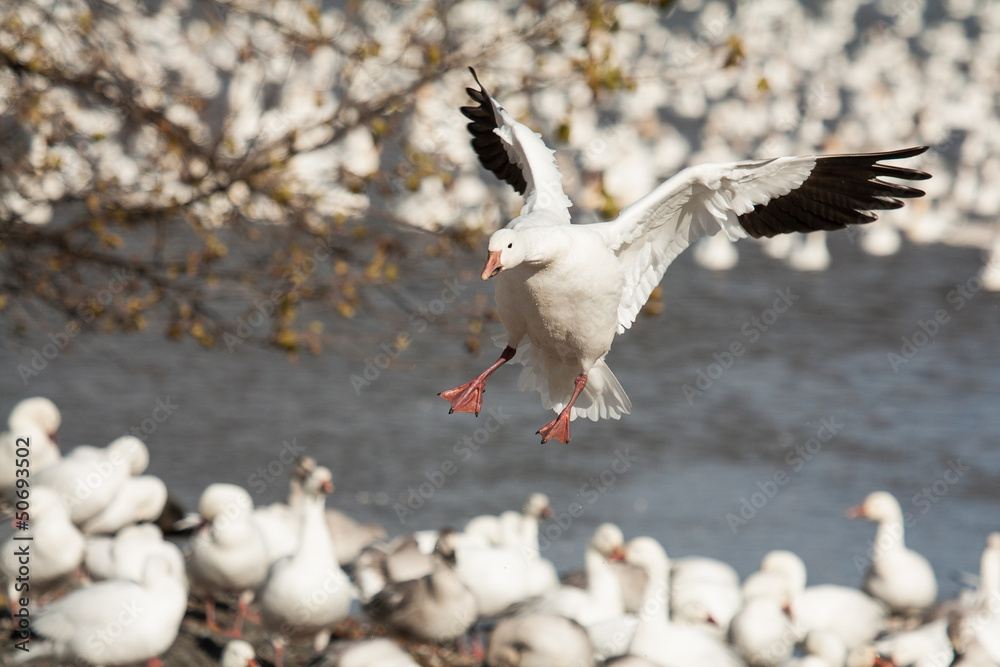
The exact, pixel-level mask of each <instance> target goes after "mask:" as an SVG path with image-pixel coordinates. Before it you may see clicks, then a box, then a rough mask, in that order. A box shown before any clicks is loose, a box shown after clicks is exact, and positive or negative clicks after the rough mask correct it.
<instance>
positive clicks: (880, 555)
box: [847, 491, 938, 614]
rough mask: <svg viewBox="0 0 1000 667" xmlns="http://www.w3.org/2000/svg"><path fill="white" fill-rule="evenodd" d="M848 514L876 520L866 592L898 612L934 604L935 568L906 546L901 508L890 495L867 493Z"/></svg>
mask: <svg viewBox="0 0 1000 667" xmlns="http://www.w3.org/2000/svg"><path fill="white" fill-rule="evenodd" d="M847 516H848V517H849V518H852V519H854V518H861V519H868V520H869V521H877V522H878V532H877V533H876V535H875V542H874V546H873V547H872V551H873V553H872V557H871V560H872V562H871V566H870V567H869V569H868V572H867V573H866V575H865V583H864V590H865V592H867V593H868V594H870V595H871V596H872V597H875V598H877V599H879V600H881V601H882V602H884V603H886V604H887V605H889V608H890V609H891V610H892V611H893V613H897V614H914V613H919V612H921V611H923V610H926V609H927V608H928V607H930V606H931V605H932V604H934V601H935V600H937V590H938V589H937V579H936V578H935V576H934V569H933V568H932V567H931V564H930V563H929V562H928V561H927V559H926V558H924V557H923V556H921V555H920V554H918V553H917V552H916V551H913V550H912V549H907V548H906V543H905V541H904V537H903V511H902V510H901V509H900V507H899V502H898V501H897V500H896V499H895V498H894V497H893V496H892V494H891V493H888V492H886V491H875V492H873V493H870V494H868V497H867V498H865V501H864V502H863V503H861V504H860V505H857V506H856V507H852V508H851V509H849V510H848V511H847Z"/></svg>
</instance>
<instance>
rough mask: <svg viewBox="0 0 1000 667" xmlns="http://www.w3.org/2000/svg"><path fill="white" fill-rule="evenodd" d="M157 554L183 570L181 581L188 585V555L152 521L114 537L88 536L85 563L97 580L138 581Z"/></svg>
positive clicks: (175, 567) (179, 569)
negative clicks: (168, 540)
mask: <svg viewBox="0 0 1000 667" xmlns="http://www.w3.org/2000/svg"><path fill="white" fill-rule="evenodd" d="M155 556H160V557H162V558H166V559H167V560H168V561H170V562H171V564H172V565H173V566H174V567H173V569H174V571H175V572H178V573H180V581H181V582H182V583H183V584H184V585H185V586H187V578H186V577H185V575H184V555H183V554H182V553H181V550H180V549H178V548H177V546H176V545H175V544H173V543H172V542H167V541H166V540H164V539H163V532H162V531H161V530H160V528H159V527H158V526H156V525H155V524H151V523H143V524H138V525H135V526H127V527H125V528H122V529H121V530H120V531H119V532H118V534H117V535H115V536H114V537H103V536H102V537H88V538H87V545H86V548H85V549H84V560H83V565H84V568H85V569H86V571H87V574H89V575H90V578H91V579H93V580H95V581H101V580H104V579H132V580H136V581H138V580H139V578H140V577H141V575H142V570H143V568H145V567H146V562H147V561H148V560H149V559H150V558H153V557H155Z"/></svg>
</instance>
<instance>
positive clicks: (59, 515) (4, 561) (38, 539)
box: [0, 487, 84, 607]
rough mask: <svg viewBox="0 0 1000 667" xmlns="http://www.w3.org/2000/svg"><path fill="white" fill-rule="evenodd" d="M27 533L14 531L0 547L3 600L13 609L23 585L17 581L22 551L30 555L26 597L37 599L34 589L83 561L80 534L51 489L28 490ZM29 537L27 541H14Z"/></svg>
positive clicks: (66, 573)
mask: <svg viewBox="0 0 1000 667" xmlns="http://www.w3.org/2000/svg"><path fill="white" fill-rule="evenodd" d="M29 516H30V521H29V528H28V530H27V531H18V533H17V534H15V535H13V536H11V537H10V539H8V540H7V541H6V542H4V543H3V546H0V571H2V572H3V574H4V576H5V578H6V579H7V598H8V600H10V604H11V606H12V607H14V606H15V605H16V604H17V602H18V600H19V599H20V598H21V597H22V595H18V593H19V592H21V591H27V590H28V589H26V588H24V586H25V584H24V582H21V583H19V582H18V581H17V572H18V569H19V567H20V565H23V564H24V563H22V562H20V559H21V557H20V556H19V553H23V550H24V549H27V550H28V553H29V554H30V555H29V556H28V559H29V563H28V565H29V569H30V575H31V576H30V582H29V583H28V585H29V586H30V587H31V588H30V592H31V595H30V597H31V598H33V599H37V597H38V596H37V592H38V590H40V589H42V588H43V587H45V586H46V585H47V584H49V583H54V582H56V581H58V580H60V579H62V578H63V577H66V576H69V575H71V574H73V572H74V571H76V569H77V568H78V567H80V563H81V562H82V561H83V550H84V539H83V535H82V534H81V533H80V531H79V530H77V529H76V526H74V525H73V522H72V521H70V519H69V512H68V511H67V510H66V508H65V507H64V506H63V504H62V502H61V501H60V500H59V494H57V493H56V492H55V491H53V490H52V489H47V488H45V487H39V488H37V489H34V490H32V493H31V505H30V511H29ZM18 537H30V538H31V539H30V541H28V540H22V539H15V538H18Z"/></svg>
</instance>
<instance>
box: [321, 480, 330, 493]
mask: <svg viewBox="0 0 1000 667" xmlns="http://www.w3.org/2000/svg"><path fill="white" fill-rule="evenodd" d="M319 488H320V490H321V491H322V492H323V493H333V482H331V481H330V480H328V479H324V480H323V481H322V482H320V483H319Z"/></svg>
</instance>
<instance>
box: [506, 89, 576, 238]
mask: <svg viewBox="0 0 1000 667" xmlns="http://www.w3.org/2000/svg"><path fill="white" fill-rule="evenodd" d="M490 103H491V104H492V105H493V115H494V116H495V117H496V120H497V128H496V129H495V130H493V132H494V134H496V135H497V136H498V137H500V140H501V142H502V143H503V147H504V150H505V151H506V153H507V157H509V158H510V161H511V162H513V163H514V164H516V165H517V166H518V168H519V169H520V170H521V173H522V174H523V175H524V180H525V182H526V183H527V188H526V189H525V191H524V207H523V208H522V209H521V215H522V216H523V215H527V214H528V213H531V212H532V211H534V210H546V211H549V212H551V213H553V214H555V215H556V217H557V218H559V221H560V222H563V223H566V224H569V222H570V218H569V208H570V206H572V205H573V204H572V202H571V201H570V199H569V197H567V196H566V193H565V192H563V187H562V174H560V173H559V168H558V167H557V166H556V154H555V151H553V150H552V149H550V148H549V147H548V146H546V145H545V142H544V141H542V135H541V134H538V133H537V132H532V131H531V129H530V128H528V126H526V125H524V124H523V123H519V122H517V121H516V120H514V119H513V118H512V117H511V115H510V114H509V113H507V110H506V109H504V108H503V107H501V106H500V105H499V104H498V103H497V101H496V100H495V99H493V97H492V96H491V97H490Z"/></svg>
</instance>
